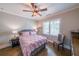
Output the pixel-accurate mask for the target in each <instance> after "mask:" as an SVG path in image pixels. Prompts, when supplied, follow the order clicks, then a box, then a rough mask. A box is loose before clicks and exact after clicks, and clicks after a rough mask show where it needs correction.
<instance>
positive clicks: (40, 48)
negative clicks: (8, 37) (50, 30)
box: [19, 29, 47, 56]
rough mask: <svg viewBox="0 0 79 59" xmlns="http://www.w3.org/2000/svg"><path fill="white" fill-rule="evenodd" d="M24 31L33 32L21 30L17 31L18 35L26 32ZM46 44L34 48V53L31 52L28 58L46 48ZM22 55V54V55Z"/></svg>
mask: <svg viewBox="0 0 79 59" xmlns="http://www.w3.org/2000/svg"><path fill="white" fill-rule="evenodd" d="M26 31H29V32H30V31H33V30H29V29H28V30H21V31H19V35H21V33H22V32H26ZM46 44H47V42H45V43H44V44H42V45H41V46H39V47H38V48H35V49H34V51H32V52H31V54H30V56H35V55H36V54H37V53H39V52H40V51H41V50H43V49H44V48H45V46H46ZM22 55H23V54H22Z"/></svg>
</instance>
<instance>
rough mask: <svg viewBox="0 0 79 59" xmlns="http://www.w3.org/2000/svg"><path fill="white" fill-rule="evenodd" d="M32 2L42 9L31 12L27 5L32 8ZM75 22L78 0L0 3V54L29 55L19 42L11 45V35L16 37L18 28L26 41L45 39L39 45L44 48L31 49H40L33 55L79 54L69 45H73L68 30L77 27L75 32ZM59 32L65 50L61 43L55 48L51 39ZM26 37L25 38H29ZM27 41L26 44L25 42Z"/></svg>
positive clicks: (77, 29)
mask: <svg viewBox="0 0 79 59" xmlns="http://www.w3.org/2000/svg"><path fill="white" fill-rule="evenodd" d="M33 5H34V6H38V7H39V8H40V9H43V8H45V9H44V10H45V11H41V10H40V11H39V12H38V11H34V12H36V13H37V14H35V15H34V16H33V15H32V14H33V11H32V10H31V8H34V7H32V6H33ZM38 7H35V8H38ZM29 10H30V11H29ZM37 10H38V9H37ZM78 23H79V4H78V3H39V4H38V3H37V4H35V3H34V4H28V3H26V4H23V3H2V4H1V3H0V55H1V56H4V55H5V56H6V55H8V56H13V55H14V56H18V55H26V56H27V55H30V54H26V53H24V52H25V51H24V50H23V48H22V45H21V44H22V43H20V45H21V46H20V48H21V49H20V48H19V47H18V46H16V45H15V46H16V47H12V42H13V41H12V39H16V37H17V36H19V35H18V32H23V33H25V34H24V36H25V35H26V37H25V38H27V37H28V39H29V40H30V41H32V40H31V39H33V38H35V39H38V38H40V39H42V38H44V39H46V42H45V43H46V44H45V46H44V45H41V46H42V47H41V48H44V49H42V50H40V49H39V48H38V49H35V50H40V52H38V53H37V54H36V55H37V56H67V55H69V56H71V55H79V54H78V52H77V51H79V49H77V50H76V51H75V50H73V48H75V47H76V46H74V47H72V45H73V44H72V40H71V39H72V37H71V35H70V34H71V32H75V31H78V33H79V26H78ZM33 31H34V32H33ZM26 32H27V34H26ZM28 32H29V36H28ZM32 32H33V33H32ZM59 33H63V34H65V42H64V47H63V48H64V51H65V52H64V51H63V50H62V48H61V47H62V46H59V50H58V48H57V45H56V44H55V45H54V44H53V42H54V41H55V40H57V39H58V34H59ZM30 34H31V35H30ZM32 34H33V35H32ZM40 36H41V37H40ZM20 37H21V36H20ZM21 39H24V37H22V38H21ZM29 40H27V41H28V42H29ZM15 42H16V40H15ZM21 42H22V41H21ZM23 42H24V41H23ZM28 42H27V44H29V43H28ZM33 42H34V41H32V42H31V43H33ZM24 43H26V42H24ZM34 43H35V42H34ZM38 43H39V42H38ZM38 43H37V44H35V46H36V45H38ZM27 44H26V45H27ZM40 44H41V43H40ZM40 44H39V45H40ZM26 45H24V46H26ZM77 48H78V46H77ZM27 53H28V51H27ZM30 53H31V52H30ZM34 53H36V51H33V52H32V54H34Z"/></svg>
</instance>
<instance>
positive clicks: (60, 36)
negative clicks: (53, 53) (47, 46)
mask: <svg viewBox="0 0 79 59" xmlns="http://www.w3.org/2000/svg"><path fill="white" fill-rule="evenodd" d="M64 40H65V35H64V34H58V39H57V40H55V41H54V42H53V44H54V45H55V44H56V45H57V47H58V50H59V47H60V46H61V47H62V49H63V48H64Z"/></svg>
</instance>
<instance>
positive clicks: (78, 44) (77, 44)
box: [72, 38, 79, 56]
mask: <svg viewBox="0 0 79 59" xmlns="http://www.w3.org/2000/svg"><path fill="white" fill-rule="evenodd" d="M72 44H73V53H74V55H75V56H79V38H78V39H77V38H73V39H72Z"/></svg>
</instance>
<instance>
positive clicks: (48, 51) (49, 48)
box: [0, 43, 70, 56]
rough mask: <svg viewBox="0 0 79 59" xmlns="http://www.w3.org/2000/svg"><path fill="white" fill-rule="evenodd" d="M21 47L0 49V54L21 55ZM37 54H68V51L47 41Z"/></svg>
mask: <svg viewBox="0 0 79 59" xmlns="http://www.w3.org/2000/svg"><path fill="white" fill-rule="evenodd" d="M21 55H22V54H21V49H20V48H19V47H14V48H12V47H7V48H4V49H1V50H0V56H21ZM37 56H70V51H69V50H67V49H64V50H62V49H61V48H60V49H59V51H58V49H57V47H53V45H52V43H48V44H47V45H46V48H45V49H43V50H42V51H40V52H39V53H38V54H37Z"/></svg>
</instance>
